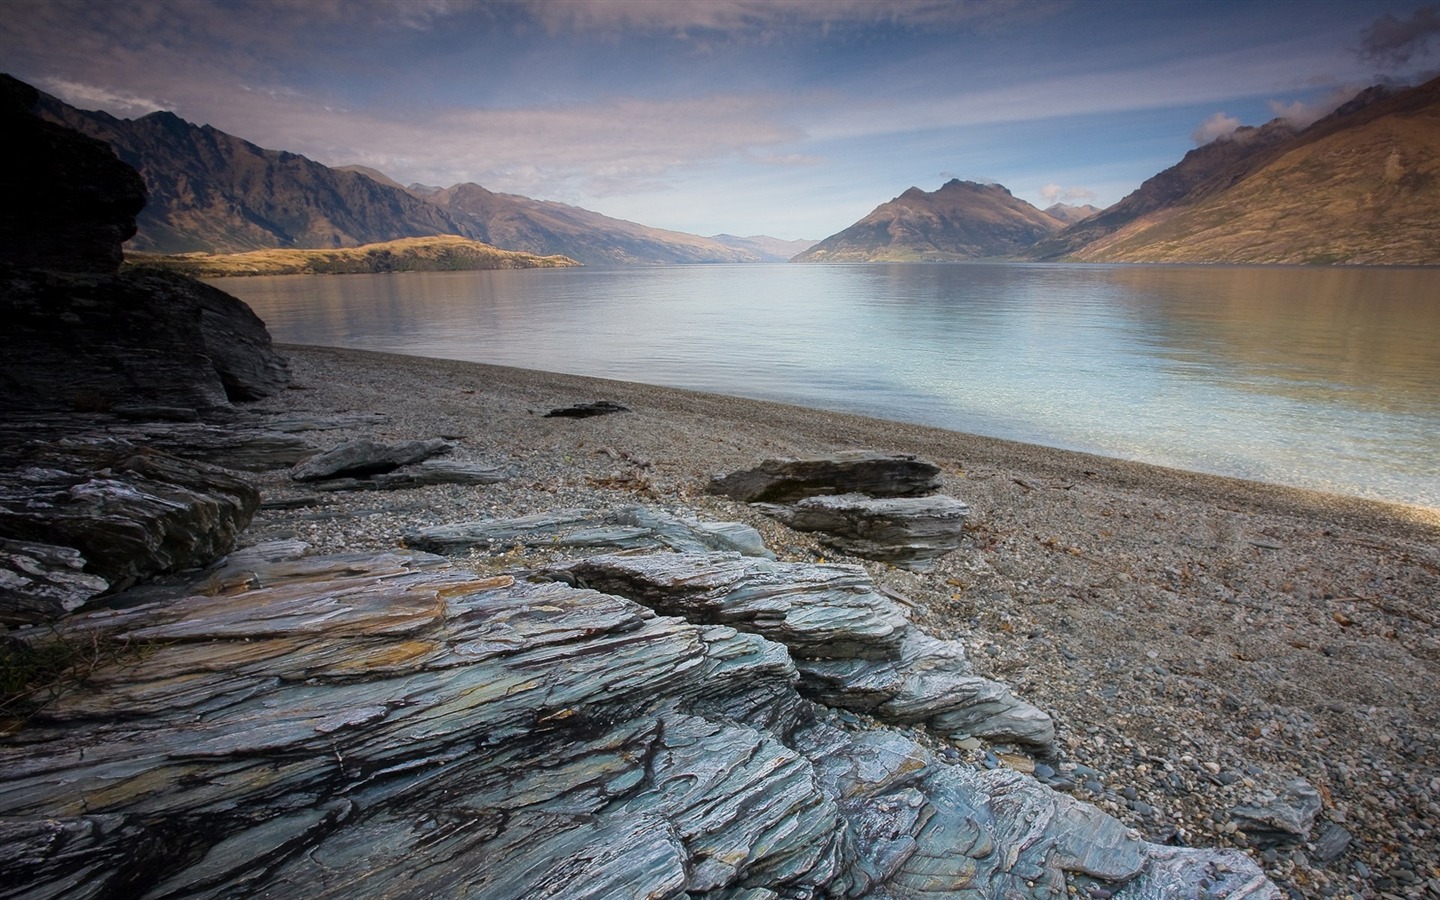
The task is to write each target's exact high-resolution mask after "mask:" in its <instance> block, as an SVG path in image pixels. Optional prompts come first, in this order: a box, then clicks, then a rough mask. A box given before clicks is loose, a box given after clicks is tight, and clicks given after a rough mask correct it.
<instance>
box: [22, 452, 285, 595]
mask: <svg viewBox="0 0 1440 900" xmlns="http://www.w3.org/2000/svg"><path fill="white" fill-rule="evenodd" d="M259 503H260V497H259V494H258V492H257V491H256V490H255V488H254V487H252V486H251V485H250V484H248V483H246V482H244V481H241V480H240V479H238V478H236V477H234V476H233V475H230V474H228V473H227V472H224V471H222V470H220V469H218V468H216V467H214V466H208V465H205V464H203V463H194V462H187V461H185V460H181V459H177V458H175V457H173V456H168V455H166V454H163V453H158V452H155V451H151V450H146V449H143V448H136V447H134V446H132V445H130V444H127V443H125V442H123V441H108V442H98V443H83V442H80V441H70V442H66V443H59V444H32V445H27V446H24V447H19V448H12V449H10V450H9V451H8V452H6V453H4V454H0V537H4V538H9V539H11V540H13V541H21V542H25V543H29V544H43V545H49V546H52V547H55V548H68V549H69V550H73V551H74V553H75V554H78V558H77V557H76V556H75V555H72V554H69V553H65V552H64V550H63V549H62V550H57V551H47V552H46V553H44V554H40V553H36V554H34V555H32V556H31V557H30V559H31V561H32V562H34V563H36V564H41V563H45V564H47V565H50V566H51V567H50V568H46V569H43V570H42V571H40V572H28V573H27V574H28V575H30V576H32V577H31V579H30V581H29V583H28V585H27V584H22V583H19V582H17V581H15V580H14V578H10V579H7V581H8V582H9V584H10V585H11V588H10V589H9V590H7V595H6V603H5V605H6V607H7V609H9V610H10V613H9V615H12V616H13V615H15V614H16V613H15V611H16V610H19V609H26V608H32V607H30V606H28V604H31V603H36V602H38V603H41V604H50V602H51V601H50V600H49V599H46V598H54V588H55V586H56V585H57V584H64V585H70V586H71V587H73V588H75V589H77V590H84V589H88V586H93V584H94V583H93V582H91V581H89V580H87V579H77V577H76V573H75V568H74V567H75V564H76V563H77V562H78V561H79V559H83V560H84V572H85V573H86V574H88V575H93V576H97V577H99V578H101V579H103V580H104V581H105V583H106V585H107V587H108V588H110V589H119V588H123V587H127V586H129V585H131V584H133V583H135V582H136V581H138V580H139V579H141V578H144V577H148V576H151V575H155V574H159V573H163V572H173V571H178V570H181V569H186V568H192V567H196V566H202V565H205V564H207V563H209V562H210V561H211V560H213V559H215V558H216V557H218V556H220V555H222V554H224V553H226V552H227V551H229V550H230V549H231V548H232V547H233V546H234V543H235V537H236V535H237V534H238V533H239V532H240V531H241V530H242V529H243V528H244V527H245V526H246V525H247V524H249V522H250V518H251V516H252V515H254V513H255V509H256V508H257V507H258V506H259ZM16 559H19V557H16ZM17 566H20V567H21V568H23V567H24V563H17ZM15 574H16V573H15V572H13V571H12V575H15ZM11 590H13V591H14V593H10V591H11ZM73 599H74V597H73V595H72V596H71V598H70V599H69V600H64V601H57V602H59V605H60V607H62V608H63V607H64V606H66V605H67V604H69V603H71V602H73Z"/></svg>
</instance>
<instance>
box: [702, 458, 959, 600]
mask: <svg viewBox="0 0 1440 900" xmlns="http://www.w3.org/2000/svg"><path fill="white" fill-rule="evenodd" d="M939 489H940V467H939V466H937V465H935V464H934V463H930V462H926V461H924V460H920V459H916V458H915V457H913V456H909V455H905V454H897V453H889V454H887V453H876V452H874V451H871V450H846V451H841V452H838V453H832V454H829V455H827V456H816V457H811V458H808V459H767V460H764V461H763V462H761V463H760V464H759V465H758V466H756V467H754V468H753V469H745V470H742V471H739V472H732V473H730V474H728V475H716V476H715V477H713V478H711V479H710V486H709V491H710V493H712V494H723V495H725V496H727V497H733V498H734V499H736V500H743V501H745V502H747V503H750V504H752V505H753V506H755V507H756V508H757V509H759V510H761V511H762V512H764V513H765V514H766V515H769V516H772V517H773V518H776V519H779V520H780V521H782V522H784V523H785V524H786V525H789V526H790V527H791V528H794V529H795V530H796V531H812V532H817V533H819V534H820V535H822V536H821V538H820V542H821V543H823V544H825V545H826V546H828V547H830V548H831V549H834V550H838V551H840V552H841V553H845V554H849V555H851V556H858V557H861V558H862V559H873V560H878V561H881V562H888V563H890V564H891V565H895V566H899V567H901V568H905V569H910V570H912V571H916V572H926V571H929V570H930V569H931V568H933V567H934V564H935V560H936V559H937V558H939V557H941V556H943V555H945V554H946V553H949V552H950V551H952V550H954V549H956V548H957V547H959V546H960V542H961V539H962V536H963V533H964V528H965V517H966V516H967V515H968V514H969V512H970V507H968V506H967V505H965V504H964V503H962V502H960V501H959V500H956V499H955V498H954V497H947V496H945V495H943V494H935V493H934V492H935V491H937V490H939Z"/></svg>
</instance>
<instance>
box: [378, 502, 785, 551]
mask: <svg viewBox="0 0 1440 900" xmlns="http://www.w3.org/2000/svg"><path fill="white" fill-rule="evenodd" d="M405 545H406V546H407V547H413V548H415V549H417V550H426V551H429V552H432V553H462V552H465V551H467V550H484V551H489V552H505V551H508V550H510V549H511V548H513V547H517V546H520V547H530V548H537V549H561V550H580V549H584V550H642V549H643V550H656V549H669V550H676V551H682V552H705V551H735V552H737V553H741V554H744V555H746V556H759V557H765V558H767V559H774V558H775V554H774V553H772V552H771V551H770V550H769V549H768V548H767V547H766V546H765V540H764V539H763V538H762V537H760V534H759V532H757V531H756V530H755V529H753V528H751V527H750V526H748V525H744V524H742V523H739V522H706V521H701V520H700V519H697V518H695V517H694V516H689V515H683V514H682V515H676V514H672V513H668V512H665V511H664V510H659V509H651V508H649V507H645V506H626V507H621V508H619V509H613V510H594V509H581V508H576V509H561V510H553V511H551V512H544V513H536V514H534V515H529V516H519V517H516V518H512V519H483V520H481V521H478V522H461V523H457V524H454V525H437V526H434V527H432V528H424V529H421V530H419V531H414V532H411V533H410V534H407V535H406V536H405Z"/></svg>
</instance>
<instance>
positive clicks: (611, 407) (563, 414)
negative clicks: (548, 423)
mask: <svg viewBox="0 0 1440 900" xmlns="http://www.w3.org/2000/svg"><path fill="white" fill-rule="evenodd" d="M629 411H630V409H629V407H627V406H625V405H623V404H620V403H616V402H615V401H614V400H596V401H594V402H593V403H577V404H575V405H574V406H562V407H559V408H558V409H552V410H550V411H549V412H547V413H546V414H545V418H547V419H589V418H591V417H593V416H608V415H610V414H611V413H618V412H629Z"/></svg>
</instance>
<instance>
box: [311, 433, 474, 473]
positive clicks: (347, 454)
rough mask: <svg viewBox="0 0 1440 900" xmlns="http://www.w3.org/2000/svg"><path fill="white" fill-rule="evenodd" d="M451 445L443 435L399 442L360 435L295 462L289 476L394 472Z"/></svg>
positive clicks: (439, 452)
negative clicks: (388, 441)
mask: <svg viewBox="0 0 1440 900" xmlns="http://www.w3.org/2000/svg"><path fill="white" fill-rule="evenodd" d="M452 449H454V445H452V444H450V443H448V442H447V441H443V440H441V439H440V438H431V439H429V440H426V441H403V442H401V443H398V444H381V443H377V442H375V441H372V440H370V439H369V438H359V439H357V440H353V441H346V442H345V443H343V444H341V445H339V446H338V447H333V448H331V449H329V450H326V451H325V452H323V453H318V454H316V455H315V456H312V457H310V458H309V459H307V460H304V461H303V462H301V463H299V464H298V465H296V466H295V468H294V469H293V470H292V471H291V473H290V477H291V478H294V479H295V480H296V481H320V480H323V479H326V478H345V477H350V478H364V477H366V476H370V475H379V474H382V473H385V472H393V471H394V470H396V469H398V468H400V467H401V466H406V465H410V464H411V463H417V462H420V461H422V460H426V459H429V458H430V457H432V456H438V455H440V454H442V453H449V452H450V451H451V450H452Z"/></svg>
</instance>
